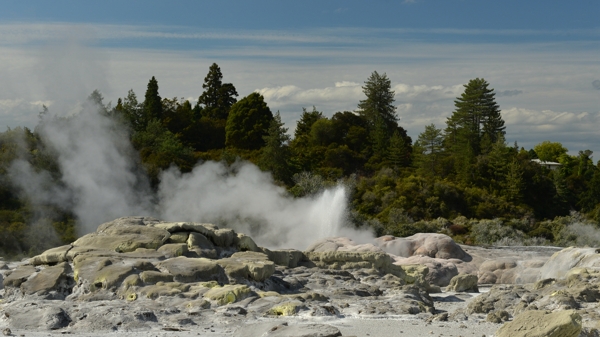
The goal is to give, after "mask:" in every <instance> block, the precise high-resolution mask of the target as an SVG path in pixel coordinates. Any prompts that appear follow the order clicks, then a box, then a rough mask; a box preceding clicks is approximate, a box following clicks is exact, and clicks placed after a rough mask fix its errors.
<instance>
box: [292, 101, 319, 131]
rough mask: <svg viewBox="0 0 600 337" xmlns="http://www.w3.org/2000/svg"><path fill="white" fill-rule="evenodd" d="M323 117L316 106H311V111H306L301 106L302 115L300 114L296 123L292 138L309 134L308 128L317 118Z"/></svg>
mask: <svg viewBox="0 0 600 337" xmlns="http://www.w3.org/2000/svg"><path fill="white" fill-rule="evenodd" d="M322 118H323V113H322V112H320V111H317V108H315V106H313V109H312V111H307V110H306V108H302V116H300V120H298V123H296V130H295V131H294V138H295V139H298V138H300V137H302V136H308V135H309V134H310V129H311V128H312V126H313V124H314V123H315V122H316V121H318V120H319V119H322Z"/></svg>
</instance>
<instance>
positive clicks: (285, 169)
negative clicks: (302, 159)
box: [259, 111, 292, 183]
mask: <svg viewBox="0 0 600 337" xmlns="http://www.w3.org/2000/svg"><path fill="white" fill-rule="evenodd" d="M287 130H288V129H287V128H286V127H284V126H283V122H282V121H281V116H280V115H279V111H277V113H275V116H274V117H273V120H271V124H270V125H269V129H268V132H267V134H266V135H265V136H263V140H264V141H265V147H263V149H262V154H261V157H260V163H259V165H260V167H261V168H262V169H263V170H267V171H271V174H273V178H275V179H276V180H279V181H282V182H285V183H291V182H292V179H291V176H292V175H291V172H290V156H291V155H290V149H289V147H288V142H289V141H290V136H289V135H288V134H287Z"/></svg>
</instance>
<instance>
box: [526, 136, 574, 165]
mask: <svg viewBox="0 0 600 337" xmlns="http://www.w3.org/2000/svg"><path fill="white" fill-rule="evenodd" d="M533 150H534V151H535V154H536V156H537V158H539V159H540V160H542V161H552V162H557V161H558V158H560V157H561V156H562V155H565V154H567V151H568V150H567V149H566V148H565V147H564V146H562V144H561V143H558V142H551V141H549V140H545V141H543V142H541V143H539V144H537V145H536V146H534V147H533Z"/></svg>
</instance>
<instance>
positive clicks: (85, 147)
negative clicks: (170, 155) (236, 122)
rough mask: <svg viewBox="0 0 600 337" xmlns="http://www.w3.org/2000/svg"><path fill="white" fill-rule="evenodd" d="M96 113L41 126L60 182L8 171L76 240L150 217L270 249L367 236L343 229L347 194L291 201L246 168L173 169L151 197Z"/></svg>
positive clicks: (122, 145) (25, 167) (117, 129)
mask: <svg viewBox="0 0 600 337" xmlns="http://www.w3.org/2000/svg"><path fill="white" fill-rule="evenodd" d="M96 110H97V109H96V108H95V107H92V106H90V105H87V106H85V107H84V109H83V111H82V112H81V113H79V114H77V115H75V116H71V117H70V118H68V119H60V118H54V119H50V120H47V121H46V122H45V123H43V124H42V125H41V127H40V129H39V131H40V134H41V136H42V138H43V140H44V141H45V142H46V144H48V145H49V146H50V147H51V148H52V149H53V150H54V151H56V153H57V154H58V157H57V158H58V164H59V167H60V171H61V173H62V176H61V177H60V179H59V181H58V182H56V181H53V180H52V179H51V177H50V175H49V174H48V173H47V172H45V171H42V172H36V171H35V170H34V169H33V168H32V167H31V166H30V165H29V163H28V162H27V161H25V160H17V161H15V162H14V163H13V165H12V166H11V169H10V174H11V177H12V179H13V181H14V182H15V183H16V184H17V185H18V186H19V187H20V189H21V190H22V191H23V192H24V193H25V194H26V195H27V196H28V197H29V198H30V200H32V202H33V203H34V205H35V204H51V205H55V206H58V207H60V208H62V209H64V210H69V211H71V212H72V213H73V214H75V215H76V216H77V218H78V222H79V223H80V224H81V226H80V228H79V234H85V233H89V232H92V231H94V230H95V229H96V227H97V226H98V225H99V224H101V223H103V222H105V221H110V220H112V219H114V218H117V217H120V216H127V215H152V216H156V217H159V218H161V219H165V220H173V221H196V222H215V223H216V224H221V225H223V224H224V225H226V226H228V227H232V228H234V229H236V230H238V231H240V232H244V233H247V234H249V235H251V236H252V237H253V238H254V239H255V240H256V241H257V243H259V244H260V245H264V246H268V247H286V248H298V249H303V248H306V247H307V246H308V245H309V244H310V243H311V242H313V241H315V240H317V239H319V238H324V237H329V236H337V235H346V236H351V237H354V238H358V239H360V237H361V236H362V237H365V236H366V237H368V236H369V235H368V234H365V233H360V232H358V231H354V230H352V229H350V228H347V227H346V226H345V224H346V215H347V196H346V191H345V189H344V187H342V186H338V187H335V188H333V189H329V190H325V191H323V192H322V193H321V194H319V195H317V196H314V197H307V198H300V199H294V198H292V197H290V196H289V195H288V194H287V192H286V191H285V189H283V188H281V187H279V186H277V185H275V184H274V183H273V181H272V179H271V176H270V175H269V174H268V173H265V172H262V171H260V170H259V169H258V168H257V167H256V166H254V165H252V164H250V163H242V162H239V163H236V164H234V165H233V166H232V167H227V166H226V165H224V164H222V163H216V162H206V163H204V164H202V165H199V166H197V167H195V168H194V169H193V170H192V172H190V173H188V174H182V173H180V172H179V171H178V170H177V169H176V168H171V169H169V170H167V171H165V172H163V173H162V174H161V177H160V178H161V182H160V185H159V189H158V193H157V195H156V196H154V195H153V194H152V192H151V190H150V188H149V184H148V179H147V177H146V176H145V174H143V172H139V171H136V167H139V165H136V158H137V157H136V156H137V153H136V152H135V151H134V149H133V148H132V146H131V144H130V142H129V139H128V135H127V132H126V131H125V130H123V128H122V127H121V126H120V125H119V124H118V123H116V122H115V121H114V120H113V119H111V118H109V117H107V116H105V115H102V114H100V113H98V112H97V111H96ZM360 241H363V240H360Z"/></svg>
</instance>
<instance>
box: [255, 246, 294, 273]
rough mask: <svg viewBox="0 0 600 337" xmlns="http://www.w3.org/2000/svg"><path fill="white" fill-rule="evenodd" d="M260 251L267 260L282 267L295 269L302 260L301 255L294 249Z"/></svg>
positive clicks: (263, 249) (264, 249)
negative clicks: (265, 255)
mask: <svg viewBox="0 0 600 337" xmlns="http://www.w3.org/2000/svg"><path fill="white" fill-rule="evenodd" d="M262 251H263V252H264V253H265V254H267V256H268V257H269V260H271V261H273V262H275V264H276V265H278V266H283V267H289V268H296V267H297V266H298V263H299V262H300V261H301V260H302V258H303V253H302V252H301V251H299V250H296V249H277V250H269V249H266V248H262Z"/></svg>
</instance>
